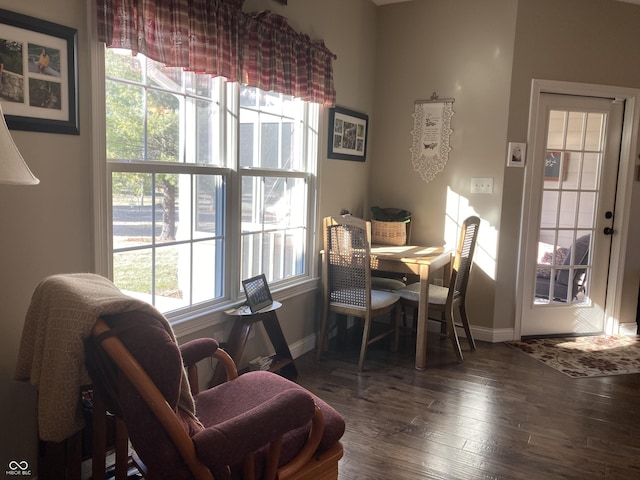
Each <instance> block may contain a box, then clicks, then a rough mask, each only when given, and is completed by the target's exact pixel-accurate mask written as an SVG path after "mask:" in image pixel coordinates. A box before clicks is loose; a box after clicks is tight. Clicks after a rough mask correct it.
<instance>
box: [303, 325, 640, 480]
mask: <svg viewBox="0 0 640 480" xmlns="http://www.w3.org/2000/svg"><path fill="white" fill-rule="evenodd" d="M354 337H357V335H354ZM355 340H356V341H357V340H359V339H357V338H355ZM463 341H464V340H463ZM414 346H415V343H412V340H411V338H409V336H407V337H404V338H403V340H402V341H401V348H400V351H399V352H398V353H396V354H392V353H390V352H389V351H388V344H387V343H386V342H381V343H378V344H376V345H373V346H371V347H370V351H369V353H368V354H367V361H366V363H365V371H364V372H363V373H362V374H358V373H357V363H358V352H359V345H355V342H354V343H353V344H349V345H347V347H346V348H344V349H342V350H340V351H339V350H336V347H335V346H332V347H331V348H330V350H329V352H327V353H326V354H325V356H324V358H323V360H322V361H321V362H316V361H315V351H313V352H309V353H307V354H306V355H304V356H302V357H299V358H298V359H296V366H297V368H298V371H299V376H298V380H297V381H298V383H300V384H301V385H303V386H305V387H306V388H308V389H309V390H311V391H313V392H314V393H316V394H317V395H318V396H320V397H321V398H322V399H324V400H325V401H327V402H328V403H329V404H331V405H332V406H333V407H334V408H336V410H338V411H339V412H340V413H341V414H342V415H344V417H345V419H346V424H347V429H346V433H345V435H344V437H343V439H342V441H343V444H344V451H345V453H344V458H343V459H342V460H341V462H340V477H339V478H340V480H355V479H367V480H376V479H385V480H402V479H407V480H416V479H465V480H473V479H526V480H536V479H545V480H547V479H561V478H565V479H600V478H602V479H625V480H628V479H632V478H640V375H620V376H612V377H600V378H591V379H571V378H569V377H567V376H565V375H563V374H561V373H559V372H557V371H555V370H553V369H551V368H549V367H546V366H544V365H542V364H540V363H538V362H537V361H536V360H533V359H531V358H530V357H528V356H527V355H525V354H523V353H521V352H519V351H516V350H515V349H512V348H511V347H509V346H507V345H504V344H490V343H485V342H477V347H478V349H477V351H476V352H474V353H471V352H469V351H468V350H469V349H468V345H467V344H466V343H465V344H464V345H463V353H464V355H465V361H464V363H462V364H458V363H457V362H456V357H455V354H454V352H453V349H452V347H451V344H450V343H449V341H448V340H441V339H440V338H439V336H438V335H437V334H433V333H431V332H430V336H429V341H428V346H429V349H428V353H427V358H428V361H427V364H428V368H427V370H425V371H417V370H415V369H414V368H413V362H414Z"/></svg>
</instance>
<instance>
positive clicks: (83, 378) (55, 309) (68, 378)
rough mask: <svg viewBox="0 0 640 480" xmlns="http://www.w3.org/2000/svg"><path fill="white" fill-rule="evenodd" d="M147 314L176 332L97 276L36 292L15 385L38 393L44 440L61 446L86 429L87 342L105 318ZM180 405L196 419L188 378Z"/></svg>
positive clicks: (71, 277) (49, 281) (63, 279)
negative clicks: (32, 387)
mask: <svg viewBox="0 0 640 480" xmlns="http://www.w3.org/2000/svg"><path fill="white" fill-rule="evenodd" d="M130 311H144V312H147V313H150V314H152V315H153V316H154V317H156V318H157V319H158V320H160V321H161V322H162V324H163V325H164V326H165V328H166V329H167V331H169V332H170V333H171V335H172V336H173V337H174V339H175V336H174V335H173V331H172V330H171V326H170V325H169V323H168V322H167V320H166V318H165V317H164V315H162V314H161V313H160V312H159V311H158V310H156V309H155V308H154V307H153V306H151V305H149V304H148V303H146V302H143V301H142V300H138V299H135V298H133V297H129V296H127V295H124V294H123V293H122V292H121V291H120V290H119V289H118V288H117V287H116V286H115V285H114V284H113V283H112V282H111V281H109V280H108V279H106V278H104V277H101V276H99V275H95V274H89V273H78V274H61V275H53V276H51V277H48V278H45V279H44V280H43V281H42V282H40V284H38V286H37V287H36V289H35V291H34V294H33V297H32V299H31V304H30V306H29V309H28V311H27V315H26V318H25V324H24V329H23V331H22V340H21V343H20V350H19V352H18V361H17V366H16V371H15V379H16V380H24V381H27V380H30V381H31V383H32V384H33V385H35V386H37V387H38V429H39V436H40V438H41V439H42V440H45V441H52V442H61V441H63V440H64V439H66V438H68V437H69V436H71V435H73V434H74V433H76V432H77V431H78V430H80V429H82V428H83V427H84V419H83V416H82V409H81V405H80V388H81V386H82V385H89V384H91V379H90V378H89V374H88V372H87V370H86V368H85V364H84V344H83V339H84V338H86V337H87V336H89V335H90V333H91V329H92V327H93V325H94V324H95V322H96V320H97V319H98V318H99V317H100V316H102V315H110V314H117V313H124V312H130ZM182 387H183V388H182V390H183V395H182V397H181V405H182V406H185V408H184V409H185V410H186V411H187V413H190V414H192V415H193V412H194V407H193V398H192V397H191V394H190V393H188V392H189V387H188V382H187V380H186V375H183V385H182ZM183 397H184V398H183Z"/></svg>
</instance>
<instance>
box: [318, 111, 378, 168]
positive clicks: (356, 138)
mask: <svg viewBox="0 0 640 480" xmlns="http://www.w3.org/2000/svg"><path fill="white" fill-rule="evenodd" d="M368 126H369V117H368V116H367V115H365V114H363V113H358V112H354V111H353V110H347V109H346V108H342V107H334V108H331V109H330V110H329V144H328V150H327V151H328V154H327V156H328V157H329V158H335V159H338V160H353V161H356V162H364V161H365V160H366V159H367V130H368Z"/></svg>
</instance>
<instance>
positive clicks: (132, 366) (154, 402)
mask: <svg viewBox="0 0 640 480" xmlns="http://www.w3.org/2000/svg"><path fill="white" fill-rule="evenodd" d="M110 330H111V329H110V328H109V326H108V325H107V324H106V323H105V322H104V321H103V320H102V319H98V321H97V322H96V324H95V325H94V327H93V331H92V333H93V335H94V336H96V337H97V336H100V335H102V334H105V333H107V332H109V331H110ZM100 344H101V346H102V348H103V349H104V350H105V351H106V352H107V354H108V355H109V357H110V358H111V359H112V360H113V361H114V362H115V364H116V365H117V366H118V368H119V369H120V371H121V372H122V373H123V374H124V375H125V376H126V378H127V379H128V380H129V381H130V382H131V384H132V385H134V386H135V388H136V390H137V391H138V393H139V394H140V396H141V397H142V398H143V399H144V400H145V402H146V403H147V405H148V406H149V408H150V409H151V411H152V412H153V413H154V415H155V416H156V417H157V418H158V420H159V421H160V423H161V424H162V426H163V427H164V429H165V431H166V432H167V434H168V435H169V436H170V437H171V439H172V440H173V442H174V444H175V445H176V448H177V449H178V450H179V451H180V454H181V455H182V458H183V459H184V461H185V463H186V464H187V465H188V466H189V469H190V470H191V472H192V473H193V474H194V476H195V477H196V478H198V479H209V480H213V475H212V474H211V472H210V471H209V469H208V468H207V467H206V466H205V465H204V464H203V463H202V462H200V460H198V458H197V457H196V451H195V447H194V445H193V442H192V441H191V438H190V437H189V435H188V434H187V432H186V430H185V429H184V426H183V425H182V423H180V421H179V420H178V417H177V416H176V414H175V412H174V411H173V409H172V408H171V407H170V406H169V404H168V403H167V401H166V399H165V398H164V396H163V395H162V393H161V392H160V390H159V389H158V387H157V386H156V385H155V383H153V380H151V378H150V377H149V375H148V374H147V372H146V371H145V370H144V369H143V368H142V366H141V365H140V363H138V361H137V360H136V358H135V357H134V356H133V355H132V354H131V352H129V350H127V348H126V347H125V346H124V344H123V343H122V342H121V341H120V339H119V338H118V337H116V336H105V337H103V338H102V341H101V342H100Z"/></svg>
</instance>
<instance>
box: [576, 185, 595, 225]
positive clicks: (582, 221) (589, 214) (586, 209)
mask: <svg viewBox="0 0 640 480" xmlns="http://www.w3.org/2000/svg"><path fill="white" fill-rule="evenodd" d="M596 198H597V197H596V192H582V193H581V194H580V204H579V206H578V227H580V228H593V227H594V218H593V212H594V211H595V209H596Z"/></svg>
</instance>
